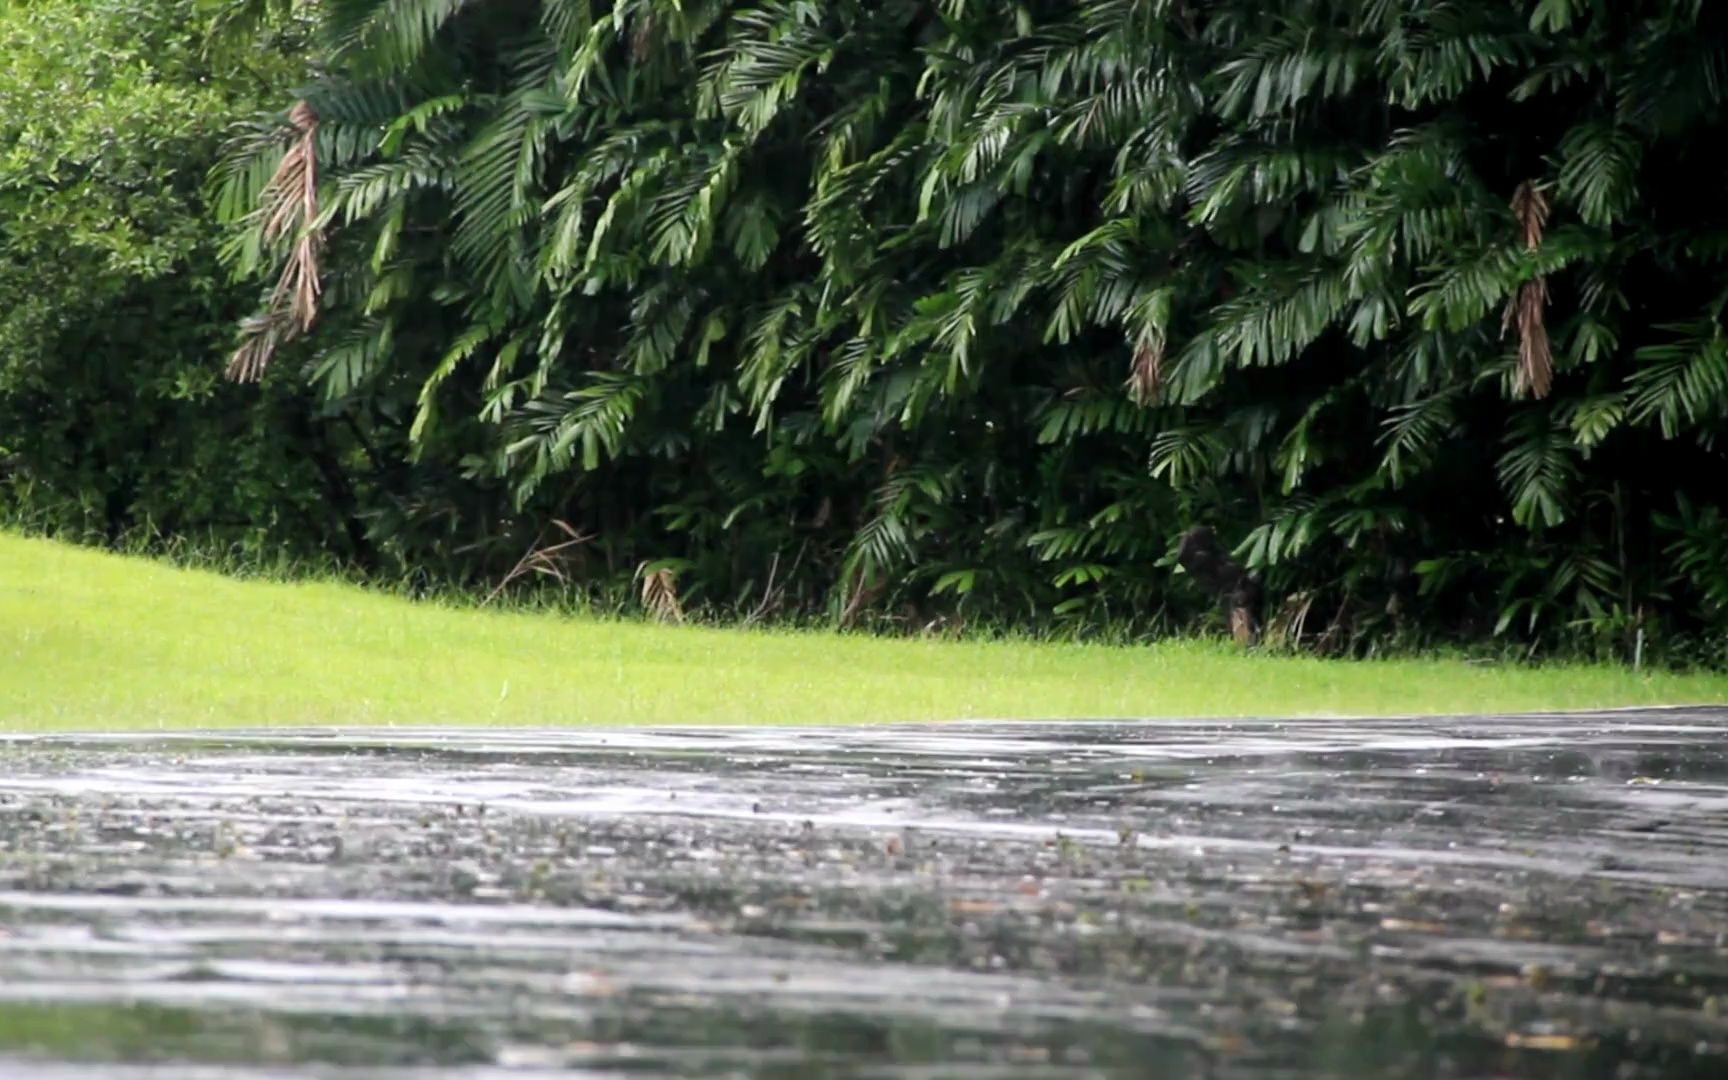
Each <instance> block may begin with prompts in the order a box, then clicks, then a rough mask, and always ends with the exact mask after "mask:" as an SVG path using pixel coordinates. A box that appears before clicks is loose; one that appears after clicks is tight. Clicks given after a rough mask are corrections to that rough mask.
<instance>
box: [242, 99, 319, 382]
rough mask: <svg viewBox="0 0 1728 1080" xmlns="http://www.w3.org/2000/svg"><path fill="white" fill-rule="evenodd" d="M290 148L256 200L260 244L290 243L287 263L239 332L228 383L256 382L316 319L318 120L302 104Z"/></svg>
mask: <svg viewBox="0 0 1728 1080" xmlns="http://www.w3.org/2000/svg"><path fill="white" fill-rule="evenodd" d="M288 123H289V125H290V126H291V127H292V128H293V129H294V131H295V133H296V134H295V138H294V143H293V145H292V146H290V147H289V148H288V152H287V153H285V154H283V155H282V161H281V162H280V163H279V164H278V165H277V166H276V171H275V172H274V173H272V174H271V176H270V180H269V182H267V183H266V184H265V185H264V190H263V191H262V192H261V193H260V195H259V208H258V210H259V213H260V215H261V217H262V221H263V225H262V228H263V233H264V239H265V241H266V242H268V243H277V242H279V241H281V240H282V239H283V238H285V237H288V236H293V237H294V246H293V248H292V249H291V250H290V251H289V254H288V261H287V263H286V264H284V265H283V267H282V274H281V276H280V277H279V278H278V279H277V281H276V288H275V289H274V290H272V292H271V294H270V303H269V308H268V310H267V311H266V312H265V314H264V315H262V316H260V317H258V318H254V319H249V320H247V322H246V323H245V324H243V325H242V328H241V335H242V337H241V342H240V346H239V348H237V349H235V350H234V355H233V356H232V357H231V358H230V359H229V361H228V370H227V374H228V378H230V379H233V380H234V381H236V382H256V381H257V380H258V379H260V378H262V377H263V375H264V371H265V369H266V368H267V367H269V365H270V359H271V357H272V356H274V355H275V353H276V349H277V347H278V346H280V345H281V344H282V343H283V342H285V341H287V340H289V339H290V338H293V337H295V336H296V335H298V334H303V333H305V332H306V331H307V330H310V329H311V328H312V324H313V322H315V321H316V320H317V318H318V297H319V295H320V294H321V292H322V285H321V284H320V268H319V262H320V256H321V255H322V253H323V248H324V237H323V235H322V234H321V233H320V232H319V231H318V230H317V229H315V228H314V227H313V225H314V224H315V223H316V222H317V220H318V114H317V113H315V112H313V111H312V107H311V106H310V105H308V104H306V103H305V102H304V101H301V102H297V103H296V104H295V106H294V108H293V109H292V110H291V111H290V112H289V113H288Z"/></svg>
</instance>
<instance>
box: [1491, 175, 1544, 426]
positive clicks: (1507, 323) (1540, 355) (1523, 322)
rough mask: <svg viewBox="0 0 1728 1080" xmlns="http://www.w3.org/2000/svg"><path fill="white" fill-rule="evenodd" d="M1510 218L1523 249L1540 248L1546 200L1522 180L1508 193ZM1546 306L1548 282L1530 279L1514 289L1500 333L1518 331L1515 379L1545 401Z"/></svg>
mask: <svg viewBox="0 0 1728 1080" xmlns="http://www.w3.org/2000/svg"><path fill="white" fill-rule="evenodd" d="M1512 215H1513V216H1514V217H1515V218H1517V219H1518V228H1519V230H1520V231H1521V232H1522V234H1523V239H1524V249H1525V250H1526V251H1535V250H1536V249H1537V248H1539V247H1541V246H1542V232H1543V229H1544V228H1545V227H1546V226H1547V224H1548V198H1547V196H1545V195H1543V194H1542V190H1541V189H1540V188H1538V187H1537V186H1536V183H1535V181H1533V180H1526V181H1524V182H1523V183H1522V184H1519V185H1518V190H1516V191H1514V192H1513V193H1512ZM1547 306H1548V282H1547V280H1546V279H1545V278H1543V277H1540V276H1538V277H1534V278H1531V279H1530V280H1529V281H1526V282H1525V283H1524V284H1522V285H1520V286H1519V287H1518V291H1517V292H1516V293H1514V294H1513V296H1512V299H1511V300H1509V301H1507V304H1506V313H1505V316H1504V317H1503V319H1502V320H1501V328H1502V332H1504V331H1505V330H1506V329H1509V328H1511V327H1513V326H1516V327H1517V328H1518V379H1517V385H1518V389H1519V390H1520V391H1527V392H1529V393H1530V395H1531V396H1533V397H1538V398H1541V397H1547V396H1548V391H1549V389H1551V388H1552V387H1553V385H1554V352H1553V347H1552V345H1551V343H1550V342H1549V340H1548V326H1547V323H1546V322H1545V320H1544V314H1545V311H1546V308H1547Z"/></svg>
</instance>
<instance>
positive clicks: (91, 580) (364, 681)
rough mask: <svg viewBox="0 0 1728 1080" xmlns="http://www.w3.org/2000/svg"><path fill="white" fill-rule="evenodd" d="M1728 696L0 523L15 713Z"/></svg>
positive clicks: (726, 712) (3, 624)
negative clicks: (599, 611) (201, 554)
mask: <svg viewBox="0 0 1728 1080" xmlns="http://www.w3.org/2000/svg"><path fill="white" fill-rule="evenodd" d="M1722 701H1728V675H1703V676H1680V675H1670V674H1645V675H1636V674H1633V673H1632V672H1630V671H1627V670H1624V669H1619V668H1612V667H1587V666H1580V667H1548V668H1543V669H1540V670H1535V669H1525V668H1518V667H1498V666H1481V665H1469V664H1465V663H1463V662H1459V661H1451V660H1397V661H1370V662H1358V663H1352V662H1339V661H1324V660H1313V659H1304V658H1291V657H1272V656H1245V655H1242V654H1240V653H1238V652H1236V651H1235V650H1234V649H1233V648H1231V647H1230V646H1227V645H1222V644H1213V643H1202V642H1172V643H1166V644H1159V645H1155V646H1143V647H1121V646H1104V645H1075V644H1044V643H1034V642H952V641H938V640H895V639H882V638H869V637H862V636H850V635H840V634H831V633H819V632H810V631H799V632H794V631H755V630H719V629H709V628H700V627H677V626H671V627H669V626H658V625H651V624H646V623H637V622H628V621H624V622H620V621H608V620H600V619H587V618H568V617H559V616H557V615H551V614H544V613H527V612H508V611H494V610H485V611H477V610H471V609H470V610H465V609H462V608H459V607H453V606H445V605H441V604H436V603H426V602H421V603H416V602H412V601H409V600H405V599H401V598H398V597H393V596H387V595H381V594H378V593H374V592H369V591H366V590H363V589H359V588H355V587H353V586H350V585H343V584H332V583H316V582H311V583H291V584H285V583H277V582H266V581H246V580H236V579H230V578H225V577H222V576H220V575H216V574H211V573H205V572H198V571H189V570H181V569H176V568H173V567H171V566H168V565H166V564H163V563H159V562H153V561H149V560H143V559H136V558H128V557H123V556H117V555H111V554H106V553H102V552H97V551H91V550H87V549H82V548H76V547H70V546H67V545H64V544H58V543H53V542H50V541H45V540H34V539H22V538H18V537H14V536H6V535H0V728H4V729H10V730H44V729H69V728H79V729H83V728H152V727H203V726H211V727H215V726H223V725H267V724H423V723H471V724H672V723H764V724H789V723H848V722H858V721H871V720H876V721H884V720H941V719H959V718H1011V717H1012V718H1054V717H1123V716H1148V717H1152V716H1167V717H1175V716H1256V715H1258V716H1265V715H1292V714H1307V715H1315V714H1352V715H1387V714H1401V713H1444V712H1463V711H1498V710H1520V709H1522V710H1533V709H1544V710H1546V709H1559V708H1583V707H1593V706H1616V705H1635V704H1648V703H1702V702H1722Z"/></svg>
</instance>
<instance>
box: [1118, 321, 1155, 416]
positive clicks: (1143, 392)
mask: <svg viewBox="0 0 1728 1080" xmlns="http://www.w3.org/2000/svg"><path fill="white" fill-rule="evenodd" d="M1126 385H1127V387H1128V397H1129V399H1130V400H1132V401H1133V402H1134V404H1136V405H1154V404H1157V401H1158V392H1159V391H1160V390H1161V389H1162V388H1163V385H1164V335H1163V334H1159V333H1156V332H1152V331H1143V332H1142V333H1141V334H1140V336H1139V338H1138V339H1137V340H1136V342H1135V348H1134V363H1133V366H1132V367H1131V368H1130V369H1129V371H1128V382H1127V384H1126Z"/></svg>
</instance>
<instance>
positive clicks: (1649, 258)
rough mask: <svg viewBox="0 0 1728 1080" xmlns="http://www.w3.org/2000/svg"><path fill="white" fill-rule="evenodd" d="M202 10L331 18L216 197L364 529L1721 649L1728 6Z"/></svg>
mask: <svg viewBox="0 0 1728 1080" xmlns="http://www.w3.org/2000/svg"><path fill="white" fill-rule="evenodd" d="M104 2H106V3H110V4H115V3H118V2H119V0H104ZM216 2H217V4H218V6H219V7H220V8H221V9H222V15H223V21H224V23H225V25H226V26H227V28H228V32H229V33H230V34H233V33H242V34H243V33H248V32H252V33H256V34H258V35H261V36H271V38H270V40H276V39H279V37H280V35H281V34H282V33H283V30H284V28H285V27H287V28H294V27H299V26H302V25H310V26H311V27H312V31H311V32H312V34H313V37H312V42H313V44H312V46H311V52H312V57H311V58H312V59H313V60H314V61H315V65H314V74H313V75H312V76H311V77H310V78H309V79H308V81H307V83H306V85H305V86H303V87H302V88H301V89H300V90H299V91H298V92H297V94H296V95H293V96H289V95H283V96H282V97H281V98H280V100H278V101H276V102H274V103H273V105H274V106H275V107H278V108H279V111H277V112H274V113H272V114H270V115H268V116H263V117H260V118H258V119H257V120H255V121H253V122H251V123H249V124H248V125H247V126H246V127H245V128H244V129H243V130H242V131H240V132H239V133H238V135H237V136H236V137H235V139H234V140H233V142H232V143H231V144H230V146H229V149H228V153H227V154H226V156H225V158H224V160H223V162H222V164H221V166H220V167H219V168H218V170H217V172H216V174H215V176H214V177H213V180H212V186H211V190H212V193H213V198H214V201H215V204H216V210H217V212H218V213H219V214H220V215H222V216H223V217H224V218H225V219H226V220H227V221H228V222H230V224H231V230H230V233H229V235H228V238H227V242H226V247H225V248H224V252H225V255H226V257H227V259H228V261H229V263H230V265H231V267H232V268H233V269H234V270H235V271H236V273H237V274H238V276H239V277H241V278H242V279H249V280H251V281H253V282H255V283H256V284H257V285H258V286H260V287H261V288H262V289H263V290H264V295H263V296H262V298H261V301H260V304H259V306H258V308H257V311H256V313H255V314H254V315H252V316H251V317H250V318H248V319H247V320H245V323H244V327H243V331H242V334H241V341H240V345H239V348H238V350H237V351H236V352H235V353H234V357H233V363H232V365H231V367H230V371H231V373H232V374H234V375H236V376H239V377H240V378H242V379H243V380H250V379H254V378H258V377H260V376H261V377H262V378H261V387H262V388H261V389H255V388H254V389H249V392H250V393H259V394H263V395H264V396H265V399H266V400H270V399H272V398H273V397H280V396H284V395H286V396H287V398H289V399H293V398H294V396H295V395H297V394H298V393H299V392H300V391H301V389H302V388H305V387H312V388H315V391H316V393H317V395H318V399H319V402H320V404H319V409H320V412H319V414H318V415H319V417H320V419H319V420H318V421H317V425H322V426H321V427H320V430H328V429H332V425H334V424H338V423H339V424H340V430H339V432H338V433H337V435H335V436H333V439H334V441H333V442H331V443H330V445H329V447H328V448H327V450H328V453H327V463H328V465H329V468H327V469H326V470H325V474H326V476H337V477H338V479H339V480H340V482H341V484H342V485H343V486H344V487H345V491H346V494H345V496H344V500H343V501H345V502H346V504H347V505H346V507H345V508H344V509H342V512H341V514H340V516H342V517H343V518H344V519H345V521H346V525H347V533H346V535H345V538H344V539H342V540H341V541H340V542H339V543H338V544H337V546H338V547H340V548H341V549H342V550H349V551H353V552H355V553H364V554H367V555H368V556H370V557H373V558H375V559H376V560H377V561H378V563H379V564H380V565H382V566H387V567H397V568H402V569H412V570H415V571H417V572H423V573H427V574H430V575H433V576H436V577H440V578H446V579H454V580H461V581H468V582H473V583H485V584H487V585H490V584H491V583H493V582H496V581H497V580H499V579H500V578H501V577H503V576H505V575H506V574H507V573H508V572H509V571H510V570H511V568H512V567H514V566H517V564H518V560H519V558H520V557H521V555H522V552H523V551H524V550H525V549H526V548H527V547H528V546H529V545H530V544H531V543H533V542H535V541H536V539H537V538H538V539H541V540H544V541H547V542H551V541H553V540H557V541H562V540H563V539H565V538H566V534H565V533H564V532H561V531H559V530H557V529H555V528H553V525H554V523H563V524H564V525H566V526H568V527H569V528H570V529H573V530H576V531H577V532H579V533H580V534H581V535H582V536H583V537H584V540H583V542H582V543H579V544H575V545H572V546H569V547H567V548H565V549H563V550H562V551H561V552H560V555H559V560H560V561H559V562H558V564H557V565H558V566H559V567H560V569H561V572H563V573H565V574H568V575H572V576H574V577H575V578H577V579H579V580H581V581H584V582H587V583H593V584H605V583H613V582H628V581H630V580H632V579H635V580H637V581H640V582H643V583H645V584H646V585H647V586H649V587H648V588H647V589H646V591H645V592H644V596H645V598H646V599H647V601H648V602H650V603H651V604H652V605H655V606H658V607H660V608H661V609H662V610H664V611H668V612H669V611H672V610H674V609H676V607H678V606H679V605H680V604H681V605H683V606H684V607H689V606H691V605H709V606H712V607H715V608H718V609H722V610H728V611H737V612H752V613H758V614H761V615H764V616H766V615H769V614H782V615H786V614H794V613H799V612H810V611H817V610H825V611H827V612H828V613H829V614H830V615H831V616H832V617H836V618H839V619H842V620H846V621H851V620H854V619H858V618H864V619H870V620H875V619H880V618H913V619H916V621H917V622H918V623H919V624H922V623H924V622H926V621H928V620H929V619H932V618H936V617H941V616H947V615H952V614H955V613H958V614H959V615H960V616H961V617H963V618H966V617H972V618H982V619H985V620H988V621H992V622H1001V621H1034V620H1037V621H1045V620H1048V619H1049V618H1051V617H1056V618H1060V619H1063V620H1070V621H1072V623H1073V624H1074V625H1076V626H1081V627H1084V626H1095V625H1098V624H1100V623H1102V622H1104V621H1107V620H1109V621H1121V620H1129V621H1132V622H1135V623H1138V624H1140V625H1158V624H1163V625H1190V624H1191V623H1192V622H1193V621H1194V620H1195V619H1196V618H1202V617H1209V616H1210V615H1211V609H1212V607H1213V604H1212V601H1211V599H1210V598H1208V597H1205V596H1202V595H1200V594H1199V592H1198V591H1197V590H1195V589H1193V588H1191V587H1187V586H1185V585H1184V584H1183V582H1182V579H1181V577H1180V576H1176V575H1173V574H1172V562H1173V559H1172V551H1173V548H1174V545H1175V543H1176V540H1177V538H1178V537H1179V536H1180V535H1181V533H1182V531H1183V530H1184V529H1185V528H1187V527H1188V526H1190V525H1192V524H1195V523H1207V524H1211V525H1213V526H1215V527H1216V528H1217V529H1218V530H1219V531H1220V533H1221V534H1223V535H1224V536H1225V537H1226V538H1227V539H1228V540H1229V541H1230V542H1231V543H1232V544H1236V543H1240V545H1241V547H1240V551H1241V553H1242V555H1243V557H1244V558H1245V559H1246V560H1247V561H1248V562H1249V563H1250V565H1251V566H1252V567H1253V569H1254V570H1255V571H1256V572H1257V573H1259V574H1260V575H1261V576H1262V577H1263V579H1264V581H1265V584H1266V588H1265V590H1264V593H1265V596H1266V604H1267V610H1266V612H1265V613H1264V614H1265V615H1266V617H1267V618H1268V620H1269V627H1270V629H1271V631H1272V632H1273V633H1274V634H1275V635H1277V636H1280V637H1283V638H1285V639H1286V640H1289V639H1296V640H1301V641H1304V642H1305V643H1307V644H1310V645H1316V646H1319V647H1322V648H1326V649H1346V648H1350V649H1359V648H1362V647H1364V646H1366V645H1368V644H1369V643H1374V642H1381V641H1386V640H1399V639H1403V640H1416V639H1431V638H1435V637H1462V638H1470V639H1482V638H1486V637H1489V636H1491V635H1494V634H1504V635H1506V636H1508V637H1509V638H1512V639H1515V640H1519V641H1527V642H1529V643H1530V645H1531V646H1532V647H1533V648H1536V647H1541V646H1549V647H1566V648H1582V649H1587V650H1596V651H1600V652H1603V653H1609V654H1616V655H1626V654H1629V653H1631V652H1632V651H1634V650H1635V649H1636V648H1637V647H1638V643H1639V642H1647V643H1648V646H1649V647H1650V648H1652V649H1655V650H1660V651H1662V652H1664V653H1667V654H1669V655H1674V656H1683V655H1698V656H1704V657H1709V658H1712V659H1713V661H1715V662H1720V661H1721V659H1722V647H1723V643H1724V635H1725V633H1728V535H1725V533H1724V529H1723V527H1722V526H1723V524H1724V523H1723V520H1722V516H1721V509H1720V504H1721V502H1722V495H1723V492H1724V490H1725V489H1724V485H1723V481H1722V475H1723V469H1724V465H1725V464H1728V462H1725V460H1724V456H1725V454H1728V445H1725V444H1724V442H1723V441H1722V438H1721V436H1722V435H1723V432H1724V424H1725V422H1728V341H1725V339H1724V337H1723V329H1722V319H1721V314H1722V312H1721V308H1722V305H1723V302H1724V299H1725V295H1728V294H1725V293H1724V289H1725V287H1728V276H1725V275H1724V274H1723V273H1722V268H1721V265H1722V257H1723V255H1724V254H1725V253H1728V214H1725V213H1724V211H1723V210H1722V209H1721V207H1720V203H1719V200H1718V199H1717V198H1715V193H1716V192H1717V191H1719V190H1720V188H1721V183H1722V180H1723V177H1724V170H1723V166H1722V165H1721V164H1720V163H1719V161H1718V158H1717V156H1716V155H1715V154H1714V153H1713V152H1712V147H1711V143H1712V142H1713V137H1714V136H1715V134H1716V133H1717V132H1718V131H1720V130H1721V119H1722V106H1723V98H1724V93H1725V92H1728V91H1725V89H1724V80H1725V79H1728V12H1725V11H1723V10H1722V9H1721V8H1720V5H1710V4H1706V3H1703V2H1702V0H1640V2H1636V3H1608V2H1607V0H1522V2H1515V3H1508V2H1505V0H1279V2H1276V3H1265V2H1256V0H1215V2H1210V3H1205V4H1200V3H1193V2H1181V0H1091V2H1085V3H1057V2H1053V0H1052V2H1042V0H1026V2H1022V3H1017V4H1012V5H1002V4H987V3H977V2H968V0H942V2H940V3H928V2H916V0H873V2H864V0H758V2H732V0H619V2H616V3H603V2H590V0H488V2H485V3H480V2H465V0H232V2H224V0H216ZM5 122H6V121H5V120H4V119H0V124H3V123H5ZM1713 163H1714V164H1713ZM9 243H10V241H9ZM0 257H3V256H0ZM206 310H208V309H206ZM183 354H189V353H183ZM233 389H234V388H233V387H228V388H224V389H222V390H220V391H217V390H214V389H212V390H209V391H208V392H209V393H221V394H224V395H226V394H229V393H231V392H232V391H233ZM200 392H206V391H200ZM231 408H233V409H235V410H238V409H239V406H238V405H235V406H231ZM4 430H5V429H0V431H4ZM274 437H277V436H275V435H266V436H264V438H265V439H266V441H267V440H268V439H269V438H274ZM224 445H225V446H226V447H227V448H228V450H229V451H230V452H233V453H244V452H247V448H248V447H253V446H256V445H258V444H256V443H251V442H248V440H247V439H246V438H245V437H238V438H229V439H226V440H224ZM320 483H324V481H321V482H320ZM308 490H323V489H322V488H312V487H309V488H308ZM322 501H323V502H324V503H327V504H328V503H329V502H330V500H328V499H324V500H322ZM338 505H340V502H339V503H338ZM362 522H363V524H362ZM362 529H363V530H364V535H362V534H361V530H362ZM541 565H542V566H551V565H553V563H552V561H551V560H550V559H548V560H546V561H545V562H543V563H542V564H541Z"/></svg>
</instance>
